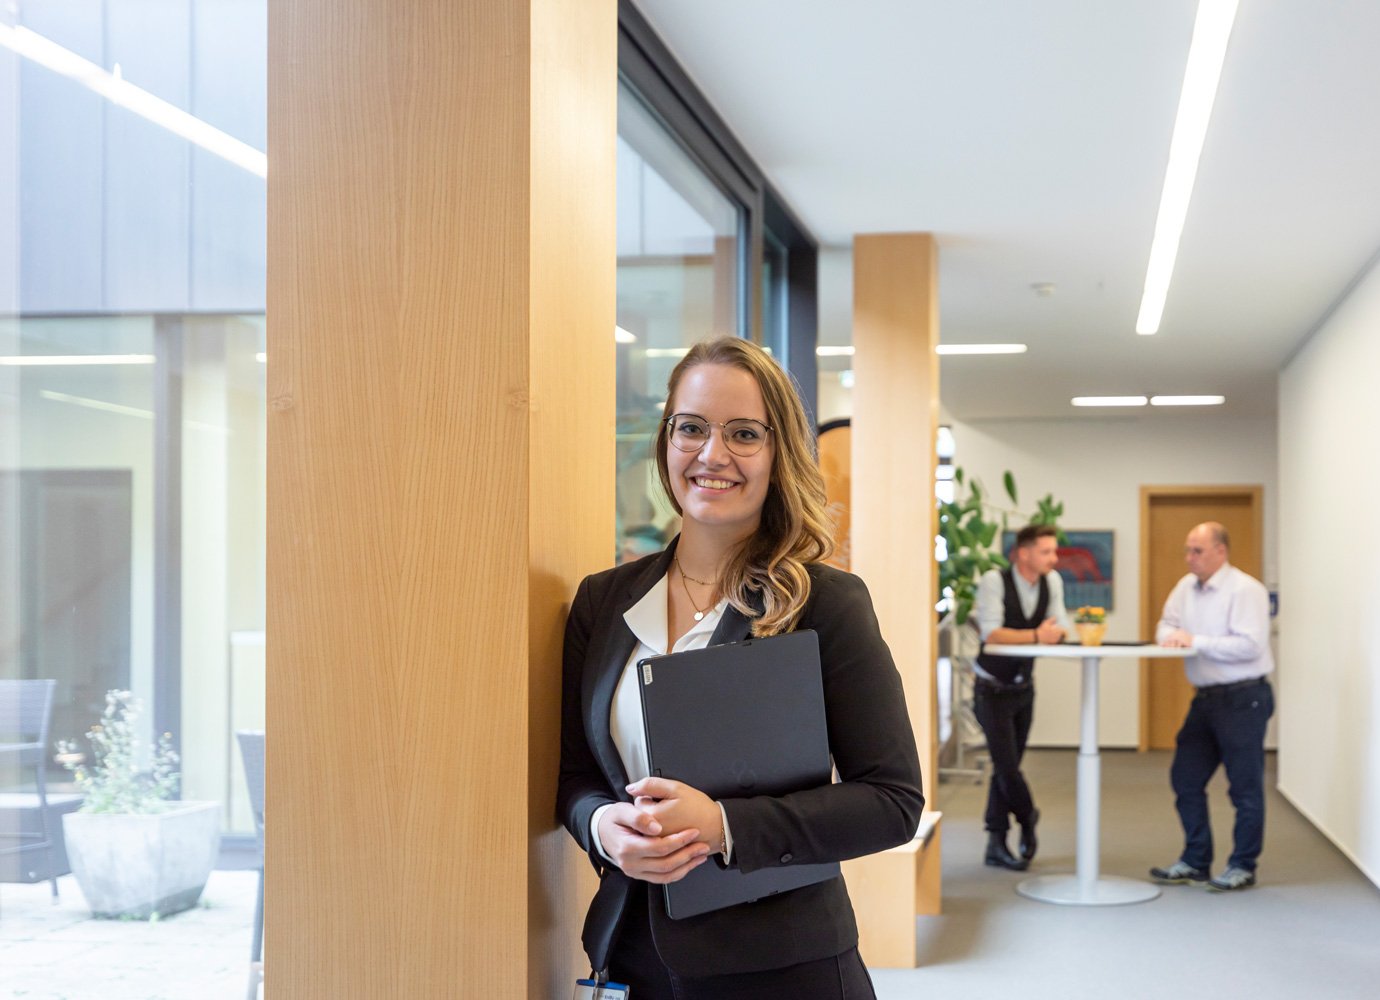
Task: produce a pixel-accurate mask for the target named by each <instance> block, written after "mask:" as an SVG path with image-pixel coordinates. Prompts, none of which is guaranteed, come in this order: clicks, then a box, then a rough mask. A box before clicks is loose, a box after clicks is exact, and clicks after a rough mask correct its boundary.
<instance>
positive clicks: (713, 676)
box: [637, 631, 840, 920]
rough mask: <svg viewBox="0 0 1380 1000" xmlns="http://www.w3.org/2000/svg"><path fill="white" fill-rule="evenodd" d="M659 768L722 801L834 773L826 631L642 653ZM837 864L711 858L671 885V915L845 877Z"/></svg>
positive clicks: (779, 790)
mask: <svg viewBox="0 0 1380 1000" xmlns="http://www.w3.org/2000/svg"><path fill="white" fill-rule="evenodd" d="M637 668H638V678H639V680H640V681H641V683H640V684H639V690H640V691H641V693H642V711H643V715H644V718H645V724H646V734H647V756H648V759H649V761H650V764H651V771H652V774H654V775H656V776H658V777H663V778H672V779H674V780H676V781H683V782H685V783H686V784H688V785H692V786H693V787H695V788H698V789H699V790H700V791H702V792H704V793H705V794H706V795H708V796H710V797H711V798H715V799H728V798H744V797H751V796H755V795H784V794H786V793H787V792H794V791H800V790H802V789H805V788H815V787H818V786H820V785H827V784H829V783H830V781H831V780H832V774H833V765H832V761H831V760H830V757H829V732H828V727H827V724H826V721H825V715H824V686H823V682H822V680H821V677H820V667H819V639H818V637H817V636H816V635H815V633H814V632H811V631H804V632H788V633H786V634H784V635H777V636H772V637H770V638H767V639H747V640H744V641H742V642H735V643H730V644H727V645H722V646H708V647H706V648H704V649H696V650H690V651H688V652H684V653H671V654H668V655H666V656H653V657H648V658H647V659H645V660H639V661H638V664H637ZM839 871H840V870H839V866H838V863H837V862H834V863H829V864H814V865H785V866H783V867H780V868H762V869H758V870H757V871H755V872H751V873H749V874H744V873H743V872H740V871H737V870H735V869H732V868H729V869H724V868H721V867H719V865H717V864H715V863H714V859H712V858H711V859H710V860H708V861H706V862H704V863H703V864H701V865H700V866H699V867H698V868H696V869H694V870H693V871H692V872H690V874H688V875H687V876H685V878H683V879H681V880H680V881H679V882H673V883H671V884H670V885H668V886H666V887H665V889H666V912H667V914H668V915H669V916H670V917H671V918H672V919H674V920H680V919H682V918H684V917H691V916H694V915H696V914H699V913H707V912H709V911H710V910H718V909H722V908H724V907H726V906H735V905H737V904H739V903H747V902H751V901H753V900H756V899H761V898H763V897H764V896H770V895H772V894H774V893H779V892H788V891H790V890H791V889H799V888H800V887H802V886H806V885H813V884H814V883H816V882H824V881H827V880H828V879H831V878H835V877H837V876H838V875H839Z"/></svg>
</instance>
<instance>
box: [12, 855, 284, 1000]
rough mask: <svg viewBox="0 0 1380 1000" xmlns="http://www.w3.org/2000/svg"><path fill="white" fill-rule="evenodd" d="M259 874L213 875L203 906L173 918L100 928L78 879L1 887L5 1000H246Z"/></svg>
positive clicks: (101, 924) (114, 923) (107, 922)
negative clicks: (54, 886) (54, 890)
mask: <svg viewBox="0 0 1380 1000" xmlns="http://www.w3.org/2000/svg"><path fill="white" fill-rule="evenodd" d="M258 879H259V875H258V873H257V872H253V871H214V872H212V873H211V878H210V880H209V881H208V882H207V883H206V891H205V893H203V895H202V898H201V903H200V905H198V906H197V907H195V908H194V909H191V910H187V911H186V912H184V913H179V914H177V915H175V916H172V917H168V918H167V919H165V920H160V921H155V922H147V921H130V922H126V921H120V920H92V919H91V914H90V912H89V911H88V910H87V909H86V905H85V901H84V900H83V898H82V894H81V890H80V889H78V888H77V885H76V882H75V880H74V879H73V878H72V876H71V875H66V876H64V877H62V878H60V879H59V880H58V886H59V891H60V893H61V895H60V898H59V900H58V903H57V904H56V905H54V904H53V903H52V901H51V896H50V894H49V888H48V883H46V882H42V883H39V884H38V885H8V884H7V885H0V997H23V998H24V1000H242V998H243V997H244V996H245V995H246V993H247V992H248V986H249V947H250V942H251V938H252V931H251V925H252V923H253V920H254V896H255V892H256V890H257V888H258Z"/></svg>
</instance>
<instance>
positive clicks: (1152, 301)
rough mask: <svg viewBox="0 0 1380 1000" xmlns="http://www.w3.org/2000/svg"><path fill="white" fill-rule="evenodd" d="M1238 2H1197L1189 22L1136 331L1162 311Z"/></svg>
mask: <svg viewBox="0 0 1380 1000" xmlns="http://www.w3.org/2000/svg"><path fill="white" fill-rule="evenodd" d="M1236 5H1237V0H1199V3H1198V17H1197V19H1196V20H1195V21H1194V23H1193V41H1192V42H1191V43H1189V47H1188V66H1187V68H1185V70H1184V85H1183V90H1182V91H1180V93H1179V113H1178V115H1177V116H1176V117H1175V119H1174V135H1173V137H1172V138H1171V139H1170V140H1169V167H1168V169H1167V170H1166V171H1165V175H1164V190H1163V191H1162V192H1161V194H1160V211H1159V215H1158V216H1157V217H1156V219H1155V236H1154V239H1152V240H1151V242H1150V263H1149V265H1148V266H1147V267H1146V269H1145V292H1144V294H1143V295H1142V296H1141V300H1140V315H1139V316H1138V317H1137V318H1136V333H1141V334H1149V333H1155V332H1156V331H1158V330H1159V328H1160V319H1161V317H1162V316H1163V314H1164V300H1165V298H1166V297H1167V296H1168V294H1169V279H1170V278H1171V277H1172V276H1173V274H1174V258H1175V257H1177V256H1178V253H1179V237H1180V236H1182V235H1183V231H1184V219H1185V218H1186V217H1187V215H1188V202H1189V199H1190V198H1191V197H1192V195H1193V181H1194V179H1195V178H1196V177H1197V174H1198V157H1199V156H1200V155H1201V154H1202V152H1203V138H1204V136H1206V135H1207V127H1208V119H1209V118H1210V117H1211V116H1212V103H1213V101H1214V100H1215V99H1216V97H1217V82H1218V80H1219V79H1221V76H1222V62H1223V60H1225V59H1226V55H1227V40H1228V39H1229V38H1230V37H1231V26H1232V22H1233V21H1234V20H1235V19H1236Z"/></svg>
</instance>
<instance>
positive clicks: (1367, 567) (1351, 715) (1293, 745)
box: [1279, 266, 1380, 885]
mask: <svg viewBox="0 0 1380 1000" xmlns="http://www.w3.org/2000/svg"><path fill="white" fill-rule="evenodd" d="M1377 373H1380V266H1377V267H1373V268H1372V269H1371V271H1370V273H1369V274H1368V275H1367V276H1365V277H1364V278H1363V279H1362V280H1361V282H1360V283H1359V284H1358V285H1357V287H1356V288H1355V289H1354V290H1353V291H1352V293H1351V295H1350V296H1348V297H1347V299H1346V300H1345V301H1344V302H1343V303H1342V304H1341V306H1340V307H1339V308H1338V309H1337V310H1336V311H1335V312H1334V313H1333V315H1332V316H1331V317H1329V318H1328V320H1327V321H1326V322H1324V324H1323V326H1322V328H1321V329H1320V330H1319V331H1318V332H1317V333H1316V334H1315V335H1314V337H1313V338H1312V340H1310V341H1309V342H1308V344H1307V345H1306V346H1305V347H1304V348H1303V349H1302V350H1301V351H1300V352H1299V354H1298V355H1297V356H1296V357H1295V358H1294V359H1293V361H1292V362H1291V363H1289V364H1288V365H1287V366H1286V367H1285V369H1284V370H1283V372H1282V373H1281V376H1280V383H1279V426H1280V439H1279V470H1280V517H1281V520H1282V523H1284V524H1287V525H1288V526H1289V530H1288V531H1287V532H1285V533H1284V535H1283V536H1282V537H1281V539H1280V557H1279V566H1280V574H1281V590H1280V616H1281V619H1282V620H1283V621H1284V623H1285V626H1286V627H1285V629H1284V630H1282V632H1281V637H1280V645H1281V653H1282V655H1283V656H1285V657H1287V658H1289V659H1291V660H1295V661H1297V662H1299V663H1307V669H1306V670H1299V671H1295V672H1294V673H1293V674H1292V675H1285V676H1284V677H1282V678H1281V688H1282V691H1281V694H1282V696H1283V697H1282V698H1281V701H1282V707H1281V711H1280V715H1281V718H1280V733H1281V745H1280V754H1279V788H1280V791H1281V792H1283V793H1284V795H1285V796H1286V797H1287V798H1288V799H1289V800H1290V801H1291V802H1293V803H1294V805H1296V806H1297V807H1298V808H1299V810H1300V811H1301V812H1302V813H1303V814H1304V815H1306V816H1307V817H1308V818H1309V819H1311V820H1312V821H1313V823H1314V824H1315V825H1316V826H1317V827H1318V828H1319V829H1320V830H1322V831H1323V833H1324V834H1326V835H1327V836H1328V837H1329V838H1331V839H1332V841H1333V842H1334V843H1335V844H1336V845H1337V846H1338V847H1339V848H1341V850H1342V851H1343V852H1345V853H1346V855H1347V856H1348V857H1350V858H1351V859H1352V860H1353V861H1354V862H1355V863H1356V865H1357V866H1358V867H1359V868H1360V869H1361V870H1362V871H1364V872H1365V873H1366V875H1367V877H1368V878H1370V880H1371V881H1372V882H1375V883H1376V884H1377V885H1380V518H1377V512H1380V502H1377V500H1378V499H1380V466H1378V465H1377V462H1376V459H1375V455H1376V453H1377V445H1376V440H1375V438H1376V431H1377V430H1380V393H1377V391H1376V381H1375V380H1376V375H1377Z"/></svg>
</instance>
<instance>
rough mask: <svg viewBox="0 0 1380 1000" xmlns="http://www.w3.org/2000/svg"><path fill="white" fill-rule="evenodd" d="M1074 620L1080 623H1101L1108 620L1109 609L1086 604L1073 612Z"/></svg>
mask: <svg viewBox="0 0 1380 1000" xmlns="http://www.w3.org/2000/svg"><path fill="white" fill-rule="evenodd" d="M1073 620H1074V621H1075V622H1077V623H1079V624H1087V623H1091V624H1094V625H1101V624H1103V623H1104V622H1105V621H1106V620H1107V609H1106V608H1096V607H1091V606H1089V605H1086V604H1085V605H1083V606H1082V607H1081V608H1079V609H1078V610H1077V611H1075V612H1074V613H1073Z"/></svg>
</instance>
